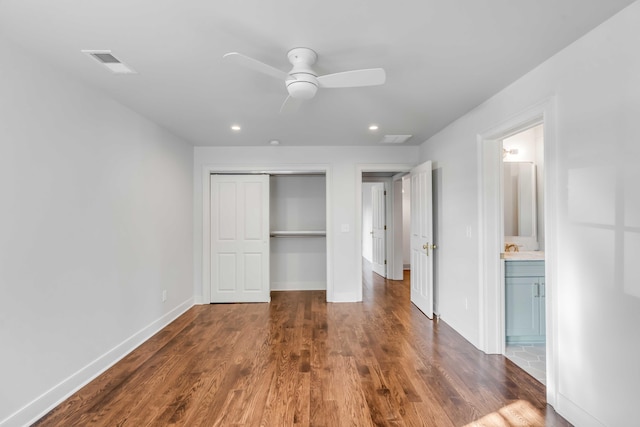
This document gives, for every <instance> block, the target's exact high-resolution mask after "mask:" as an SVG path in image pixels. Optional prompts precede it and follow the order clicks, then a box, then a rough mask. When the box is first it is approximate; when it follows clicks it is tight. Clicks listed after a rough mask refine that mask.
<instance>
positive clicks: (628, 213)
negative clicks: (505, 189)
mask: <svg viewBox="0 0 640 427" xmlns="http://www.w3.org/2000/svg"><path fill="white" fill-rule="evenodd" d="M638 28H640V3H638V2H636V3H633V4H632V5H631V6H629V7H628V8H627V9H625V10H623V11H622V12H621V13H620V14H618V15H616V16H614V17H613V18H612V19H611V20H609V21H608V22H605V23H604V24H602V25H601V26H600V27H598V28H596V29H595V30H594V31H592V32H591V33H589V34H587V35H586V36H585V37H583V38H582V39H580V40H578V41H577V42H576V43H574V44H573V45H571V46H569V47H568V48H567V49H565V50H564V51H562V52H560V53H559V54H557V55H556V56H554V57H553V58H551V59H550V60H548V61H546V62H545V63H544V64H542V65H541V66H539V67H538V68H536V69H534V70H533V71H531V72H530V73H529V74H527V75H525V76H524V77H522V78H521V79H519V80H518V81H516V82H515V83H513V84H512V85H511V86H509V87H507V88H506V89H505V90H503V91H501V92H500V93H498V94H497V95H496V96H494V97H493V98H492V99H490V100H488V101H487V102H486V103H484V104H483V105H481V106H479V107H478V108H476V109H475V110H473V111H471V112H470V113H469V114H467V115H465V116H464V117H462V118H460V119H459V120H457V121H456V122H454V123H452V124H451V125H450V126H448V127H447V128H446V129H444V130H443V131H441V132H440V133H439V134H437V135H436V136H434V137H433V138H431V139H430V140H428V141H426V142H425V143H424V144H423V145H422V146H421V158H422V159H423V160H427V159H431V160H435V161H437V166H436V169H439V171H438V173H439V174H440V176H441V179H440V183H441V190H440V191H441V193H442V194H441V200H439V203H440V209H441V210H442V213H441V215H440V217H439V218H438V221H437V222H438V230H437V233H438V235H439V241H438V243H439V245H438V246H439V248H440V249H439V253H438V258H437V266H436V268H437V269H438V271H439V281H440V283H439V309H440V313H441V316H442V319H443V320H445V321H446V322H447V323H449V324H451V325H452V326H454V327H455V328H456V330H457V331H458V332H460V333H462V334H463V335H464V336H465V337H466V338H467V339H469V341H471V342H472V343H474V344H476V345H478V342H479V333H480V331H479V325H480V324H481V322H480V321H479V320H480V319H479V317H478V306H477V304H476V303H475V302H476V301H480V300H479V293H478V288H479V277H478V267H479V266H478V259H479V253H478V247H479V242H478V239H477V235H478V234H477V229H478V221H479V215H478V211H479V208H478V191H479V189H478V185H477V179H478V164H479V146H478V139H477V135H478V134H481V133H483V132H484V131H485V130H486V129H489V128H492V127H495V126H497V125H499V124H500V123H503V122H506V121H508V120H509V119H510V118H511V117H513V116H514V115H517V114H519V113H521V112H522V111H524V110H526V109H527V108H529V107H530V106H532V105H534V104H536V103H538V102H540V101H542V100H545V99H549V97H552V96H555V99H556V102H557V104H556V105H557V134H556V135H555V137H556V140H557V153H558V156H557V159H555V160H556V162H555V163H556V164H557V176H558V182H557V185H556V188H557V189H558V191H559V193H558V195H557V196H558V197H557V199H556V200H555V204H556V205H557V207H558V209H557V212H550V215H551V217H553V218H554V219H555V220H556V221H557V227H556V229H557V230H558V235H557V242H558V245H557V246H558V247H557V248H556V251H557V254H558V258H557V260H556V265H557V266H558V272H557V276H556V277H557V284H556V285H557V288H556V289H555V292H556V293H555V294H556V296H557V300H556V303H557V310H558V313H557V314H558V319H557V322H556V324H555V325H552V326H551V327H552V328H555V332H556V336H557V346H558V348H557V349H556V355H557V360H556V362H557V374H558V378H557V393H558V394H557V396H558V401H557V404H556V409H557V410H558V412H559V413H560V414H562V415H563V416H565V417H567V418H568V419H569V421H571V422H573V423H574V424H576V425H581V426H582V425H584V426H589V425H594V426H595V425H605V426H619V425H627V424H628V423H629V420H632V419H635V418H636V406H637V400H638V384H640V369H639V368H638V361H637V355H638V354H639V353H640V335H639V334H638V333H637V325H639V324H640V268H639V267H638V265H639V264H638V262H637V261H638V254H639V253H640V192H639V191H638V187H637V183H638V182H640V168H638V164H640V143H638V135H639V134H640V127H639V125H638V123H639V122H638V117H640V55H638V54H637V51H638V45H640V31H638ZM546 166H548V165H546ZM467 226H471V227H472V233H471V237H470V238H469V237H467V234H466V233H465V230H466V227H467ZM548 244H549V242H547V245H548ZM465 300H468V301H470V302H474V303H472V304H469V308H468V309H465Z"/></svg>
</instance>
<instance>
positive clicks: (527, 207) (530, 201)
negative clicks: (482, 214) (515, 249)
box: [503, 162, 537, 246]
mask: <svg viewBox="0 0 640 427" xmlns="http://www.w3.org/2000/svg"><path fill="white" fill-rule="evenodd" d="M503 165H504V235H505V241H522V240H523V239H522V238H527V239H526V240H531V241H530V242H528V243H535V244H536V245H537V225H536V224H537V220H536V209H537V208H536V165H535V164H534V163H533V162H517V163H516V162H504V163H503ZM510 237H512V239H511V240H510V239H509V238H510ZM527 246H530V245H527Z"/></svg>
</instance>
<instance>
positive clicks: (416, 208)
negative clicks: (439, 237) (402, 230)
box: [411, 161, 435, 319]
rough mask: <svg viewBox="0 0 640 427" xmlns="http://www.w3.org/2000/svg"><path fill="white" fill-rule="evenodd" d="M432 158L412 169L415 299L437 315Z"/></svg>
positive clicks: (425, 309) (412, 264) (413, 283)
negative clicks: (435, 310) (434, 282)
mask: <svg viewBox="0 0 640 427" xmlns="http://www.w3.org/2000/svg"><path fill="white" fill-rule="evenodd" d="M431 173H432V172H431V162H430V161H429V162H426V163H423V164H421V165H418V166H416V167H415V168H413V169H412V170H411V302H412V303H414V304H415V305H416V307H418V308H419V309H420V310H421V311H422V312H423V313H424V314H426V315H427V317H428V318H429V319H431V318H432V317H433V249H435V245H434V244H433V201H432V193H433V189H432V184H431V179H432V177H431Z"/></svg>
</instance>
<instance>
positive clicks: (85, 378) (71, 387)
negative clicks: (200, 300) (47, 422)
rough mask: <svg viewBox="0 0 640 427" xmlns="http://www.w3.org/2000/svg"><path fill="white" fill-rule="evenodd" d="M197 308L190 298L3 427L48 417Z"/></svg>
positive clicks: (39, 398) (61, 384)
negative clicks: (110, 369)
mask: <svg viewBox="0 0 640 427" xmlns="http://www.w3.org/2000/svg"><path fill="white" fill-rule="evenodd" d="M193 305H194V303H193V298H189V299H188V300H186V301H185V302H183V303H182V304H180V305H178V306H177V307H176V308H174V309H173V310H171V311H170V312H168V313H167V314H165V315H164V316H162V317H160V318H159V319H157V320H155V321H154V322H152V323H151V324H149V325H148V326H146V327H144V328H142V329H141V330H140V331H138V332H136V333H135V334H133V335H132V336H130V337H129V338H127V339H126V340H124V341H123V342H121V343H120V344H118V345H117V346H115V347H114V348H112V349H111V350H109V351H107V352H106V353H104V354H103V355H102V356H100V357H98V358H97V359H95V360H94V361H92V362H91V363H89V364H88V365H86V366H85V367H83V368H81V369H80V370H78V371H77V372H76V373H74V374H72V375H71V376H69V377H68V378H66V379H64V380H62V381H61V382H60V383H59V384H57V385H55V386H53V387H52V388H51V389H49V390H47V391H46V392H44V393H43V394H41V395H40V396H38V397H37V398H35V399H34V400H33V401H31V402H30V403H28V404H26V405H25V406H23V407H22V408H20V409H19V410H17V411H16V412H14V413H13V414H11V415H9V416H8V417H7V418H5V419H4V420H1V421H0V427H9V426H28V425H31V424H33V423H35V422H36V421H37V420H39V419H40V418H42V417H43V416H44V415H46V414H47V413H48V412H49V411H51V410H52V409H53V408H55V407H56V406H58V405H59V404H60V403H62V402H63V401H64V400H65V399H67V398H68V397H69V396H71V395H72V394H73V393H75V392H76V391H78V390H80V389H81V388H82V387H84V386H85V385H87V384H88V383H89V382H91V381H92V380H94V379H95V378H96V377H97V376H98V375H100V374H102V373H103V372H104V371H106V370H107V369H109V368H110V367H111V366H113V365H114V364H116V363H117V362H118V361H120V360H121V359H122V358H123V357H125V356H126V355H127V354H129V353H131V352H132V351H133V350H135V349H136V348H137V347H138V346H140V344H142V343H144V342H145V341H146V340H148V339H149V338H151V337H152V336H153V335H154V334H156V333H157V332H158V331H160V330H161V329H162V328H164V327H165V326H167V325H168V324H169V323H171V322H173V321H174V320H175V319H177V318H178V317H179V316H180V315H181V314H183V313H184V312H185V311H187V310H188V309H190V308H191V307H192V306H193Z"/></svg>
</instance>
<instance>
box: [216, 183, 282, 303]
mask: <svg viewBox="0 0 640 427" xmlns="http://www.w3.org/2000/svg"><path fill="white" fill-rule="evenodd" d="M269 300H270V294H269V176H268V175H211V302H216V303H217V302H269Z"/></svg>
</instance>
